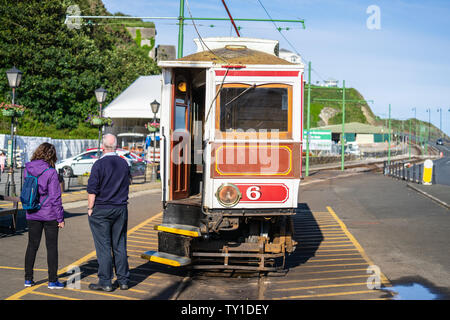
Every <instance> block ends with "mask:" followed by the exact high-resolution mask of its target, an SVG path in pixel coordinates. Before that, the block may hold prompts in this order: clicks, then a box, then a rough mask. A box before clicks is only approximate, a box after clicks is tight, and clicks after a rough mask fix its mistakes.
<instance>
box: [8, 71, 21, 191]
mask: <svg viewBox="0 0 450 320" xmlns="http://www.w3.org/2000/svg"><path fill="white" fill-rule="evenodd" d="M22 74H23V73H22V71H20V70H19V69H17V68H16V67H12V68H11V69H9V70H7V71H6V77H7V78H8V84H9V87H10V88H11V90H12V105H13V106H14V104H15V98H16V88H18V87H19V85H20V81H21V80H22ZM15 124H16V117H15V114H13V115H12V117H11V139H10V140H9V141H8V165H9V171H8V178H7V181H6V184H5V194H6V195H15V194H16V184H15V182H14V149H15V148H14V147H15V146H14V129H15ZM9 182H11V193H9V192H8V191H9V188H8V187H9Z"/></svg>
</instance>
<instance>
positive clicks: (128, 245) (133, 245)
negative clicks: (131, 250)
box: [127, 243, 149, 249]
mask: <svg viewBox="0 0 450 320" xmlns="http://www.w3.org/2000/svg"><path fill="white" fill-rule="evenodd" d="M127 247H136V248H143V249H148V248H149V246H137V245H135V244H128V243H127Z"/></svg>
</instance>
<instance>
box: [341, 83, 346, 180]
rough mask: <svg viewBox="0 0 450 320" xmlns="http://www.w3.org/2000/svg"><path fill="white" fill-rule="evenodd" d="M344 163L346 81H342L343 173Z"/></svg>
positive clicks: (342, 169)
mask: <svg viewBox="0 0 450 320" xmlns="http://www.w3.org/2000/svg"><path fill="white" fill-rule="evenodd" d="M344 161H345V80H342V140H341V171H344Z"/></svg>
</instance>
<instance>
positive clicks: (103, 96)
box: [95, 87, 108, 159]
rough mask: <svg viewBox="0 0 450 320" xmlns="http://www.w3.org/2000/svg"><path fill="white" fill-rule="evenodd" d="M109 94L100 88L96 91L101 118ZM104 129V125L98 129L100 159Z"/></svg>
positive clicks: (98, 153)
mask: <svg viewBox="0 0 450 320" xmlns="http://www.w3.org/2000/svg"><path fill="white" fill-rule="evenodd" d="M107 93H108V92H107V91H106V89H104V88H102V87H100V88H98V89H96V90H95V98H96V99H97V102H98V104H99V109H98V114H99V116H100V118H101V117H102V104H103V103H104V102H105V100H106V94H107ZM102 129H103V124H101V125H100V126H99V127H98V149H97V156H98V158H99V159H100V144H101V140H102Z"/></svg>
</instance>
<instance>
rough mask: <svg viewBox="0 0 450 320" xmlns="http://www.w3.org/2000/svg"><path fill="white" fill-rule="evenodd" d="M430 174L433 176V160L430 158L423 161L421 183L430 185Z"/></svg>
mask: <svg viewBox="0 0 450 320" xmlns="http://www.w3.org/2000/svg"><path fill="white" fill-rule="evenodd" d="M432 176H433V161H431V160H430V159H428V160H425V162H424V163H423V181H422V184H423V185H426V186H430V185H431V184H432V181H431V179H432Z"/></svg>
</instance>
